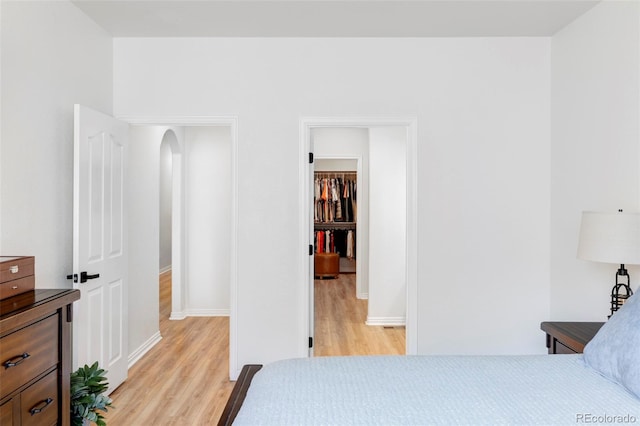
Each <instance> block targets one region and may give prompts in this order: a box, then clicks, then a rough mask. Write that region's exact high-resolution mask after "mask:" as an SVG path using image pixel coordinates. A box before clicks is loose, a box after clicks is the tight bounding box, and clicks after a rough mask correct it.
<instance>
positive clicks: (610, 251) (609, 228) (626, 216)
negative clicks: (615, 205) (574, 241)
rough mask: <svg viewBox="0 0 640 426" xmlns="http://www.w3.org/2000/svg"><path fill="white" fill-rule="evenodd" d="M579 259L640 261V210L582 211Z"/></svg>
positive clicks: (633, 262) (633, 263)
mask: <svg viewBox="0 0 640 426" xmlns="http://www.w3.org/2000/svg"><path fill="white" fill-rule="evenodd" d="M578 258H580V259H584V260H591V261H595V262H605V263H616V264H629V265H638V264H640V213H624V212H617V213H600V212H583V213H582V223H581V225H580V239H579V242H578Z"/></svg>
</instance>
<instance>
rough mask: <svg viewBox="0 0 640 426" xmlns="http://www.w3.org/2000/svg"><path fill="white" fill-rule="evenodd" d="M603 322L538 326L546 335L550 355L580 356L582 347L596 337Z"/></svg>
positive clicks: (551, 323)
mask: <svg viewBox="0 0 640 426" xmlns="http://www.w3.org/2000/svg"><path fill="white" fill-rule="evenodd" d="M603 324H604V323H603V322H552V321H545V322H543V323H541V324H540V328H541V329H542V331H544V332H545V333H547V348H548V349H549V353H550V354H581V353H582V351H583V350H584V347H585V345H586V344H587V343H589V341H590V340H591V339H593V336H595V335H596V333H597V332H598V330H600V327H602V325H603Z"/></svg>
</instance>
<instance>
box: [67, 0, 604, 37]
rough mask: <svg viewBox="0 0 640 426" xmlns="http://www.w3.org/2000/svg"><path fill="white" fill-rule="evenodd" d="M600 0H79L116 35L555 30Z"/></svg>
mask: <svg viewBox="0 0 640 426" xmlns="http://www.w3.org/2000/svg"><path fill="white" fill-rule="evenodd" d="M598 1H599V0H494V1H485V0H409V1H406V0H374V1H371V0H320V1H318V0H284V1H282V0H278V1H272V0H257V1H256V0H227V1H221V0H195V1H192V0H180V1H177V0H173V1H161V0H142V1H133V0H72V2H73V3H74V4H75V5H76V6H77V7H78V8H80V9H81V10H82V11H83V12H84V13H85V14H86V15H87V16H89V17H90V18H91V19H93V20H94V21H95V22H96V23H97V24H98V25H100V26H101V27H102V28H104V29H105V30H106V31H107V32H108V33H109V34H111V35H112V36H113V37H476V36H551V35H553V34H554V33H555V32H556V31H558V30H559V29H561V28H563V27H564V26H566V25H567V24H568V23H570V22H571V21H573V20H574V19H576V18H577V17H578V16H580V15H582V14H583V13H585V12H586V11H587V10H589V9H590V8H592V7H593V6H594V5H595V4H597V3H598Z"/></svg>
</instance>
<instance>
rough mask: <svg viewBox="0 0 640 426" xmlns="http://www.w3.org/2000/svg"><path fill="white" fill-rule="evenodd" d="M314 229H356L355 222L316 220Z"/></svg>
mask: <svg viewBox="0 0 640 426" xmlns="http://www.w3.org/2000/svg"><path fill="white" fill-rule="evenodd" d="M313 229H314V230H328V231H330V230H349V229H356V223H355V222H315V223H314V224H313Z"/></svg>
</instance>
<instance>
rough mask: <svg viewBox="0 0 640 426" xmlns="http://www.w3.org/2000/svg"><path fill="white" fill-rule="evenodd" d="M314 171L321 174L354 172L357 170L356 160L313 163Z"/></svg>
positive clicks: (320, 160)
mask: <svg viewBox="0 0 640 426" xmlns="http://www.w3.org/2000/svg"><path fill="white" fill-rule="evenodd" d="M314 167H315V171H317V172H318V171H322V172H355V171H356V170H358V160H339V159H337V160H323V159H318V160H316V161H314Z"/></svg>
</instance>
